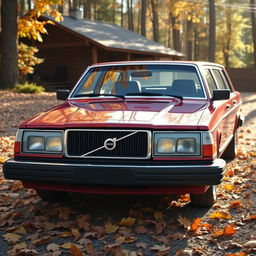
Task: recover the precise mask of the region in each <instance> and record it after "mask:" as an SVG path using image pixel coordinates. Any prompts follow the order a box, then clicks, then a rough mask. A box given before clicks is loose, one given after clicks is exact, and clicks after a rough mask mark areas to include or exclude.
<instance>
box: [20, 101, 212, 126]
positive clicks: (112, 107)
mask: <svg viewBox="0 0 256 256" xmlns="http://www.w3.org/2000/svg"><path fill="white" fill-rule="evenodd" d="M206 105H207V102H206V101H203V100H202V101H195V100H194V101H192V100H183V101H181V100H176V99H173V100H170V99H169V100H159V99H158V100H148V99H145V100H141V99H140V100H131V99H129V100H126V101H123V100H119V99H117V100H112V101H110V100H108V101H107V100H105V99H104V100H99V99H98V100H96V99H95V100H90V101H88V100H76V101H71V100H70V101H67V102H65V103H64V104H62V105H60V106H57V107H56V108H53V109H51V110H49V111H47V112H43V113H41V114H39V115H37V116H35V117H33V118H31V119H30V120H28V121H27V122H26V123H24V124H23V126H26V128H33V127H34V128H35V127H38V128H40V127H49V128H50V127H60V128H63V127H64V128H65V127H81V126H83V127H87V126H97V125H98V126H108V125H111V126H112V127H113V124H115V125H122V126H126V125H128V126H133V125H135V126H138V125H141V126H144V127H149V126H151V125H152V126H182V127H187V126H188V127H191V126H193V127H195V126H197V125H198V123H199V120H200V118H201V116H202V113H203V111H204V109H205V107H206Z"/></svg>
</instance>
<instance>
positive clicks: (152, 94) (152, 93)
mask: <svg viewBox="0 0 256 256" xmlns="http://www.w3.org/2000/svg"><path fill="white" fill-rule="evenodd" d="M126 96H169V97H173V98H177V99H180V100H183V97H182V96H180V95H172V94H163V93H157V92H139V93H127V94H126Z"/></svg>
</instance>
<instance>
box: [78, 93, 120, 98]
mask: <svg viewBox="0 0 256 256" xmlns="http://www.w3.org/2000/svg"><path fill="white" fill-rule="evenodd" d="M99 96H112V97H117V98H121V99H125V96H123V95H117V94H108V93H82V94H76V95H74V96H73V97H76V98H77V97H99Z"/></svg>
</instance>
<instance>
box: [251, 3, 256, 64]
mask: <svg viewBox="0 0 256 256" xmlns="http://www.w3.org/2000/svg"><path fill="white" fill-rule="evenodd" d="M250 5H251V8H252V10H253V8H255V0H250ZM251 23H252V38H253V48H254V51H253V59H254V67H256V17H255V12H253V11H251Z"/></svg>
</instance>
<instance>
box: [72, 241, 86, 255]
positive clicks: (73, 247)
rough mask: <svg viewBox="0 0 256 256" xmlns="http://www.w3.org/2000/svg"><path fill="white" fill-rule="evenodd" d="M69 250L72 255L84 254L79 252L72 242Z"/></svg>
mask: <svg viewBox="0 0 256 256" xmlns="http://www.w3.org/2000/svg"><path fill="white" fill-rule="evenodd" d="M69 252H70V253H71V254H72V255H73V256H84V254H83V253H82V252H81V250H80V249H79V248H78V247H77V246H76V245H74V244H71V245H70V248H69Z"/></svg>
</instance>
